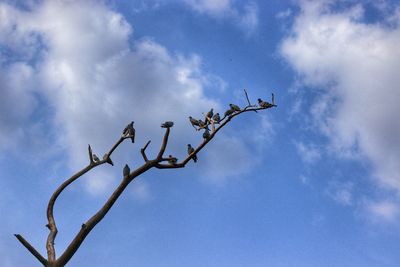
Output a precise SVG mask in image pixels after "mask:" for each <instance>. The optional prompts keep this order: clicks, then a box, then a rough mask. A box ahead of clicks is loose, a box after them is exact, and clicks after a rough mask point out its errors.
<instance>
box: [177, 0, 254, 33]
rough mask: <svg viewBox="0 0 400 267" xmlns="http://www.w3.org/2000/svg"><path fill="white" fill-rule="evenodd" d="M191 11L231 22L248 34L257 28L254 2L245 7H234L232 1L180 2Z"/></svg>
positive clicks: (204, 0) (197, 0)
mask: <svg viewBox="0 0 400 267" xmlns="http://www.w3.org/2000/svg"><path fill="white" fill-rule="evenodd" d="M181 1H183V2H184V3H185V4H186V5H188V6H189V7H190V8H192V9H193V10H195V11H197V12H199V13H201V14H207V15H209V16H211V17H214V18H218V19H221V18H225V19H230V20H233V21H234V22H235V23H236V25H237V26H238V27H239V28H241V29H242V30H243V31H245V32H247V33H248V34H250V33H252V32H253V31H254V30H255V29H256V28H257V26H258V7H257V5H256V4H255V3H254V2H249V3H247V4H246V5H243V6H238V5H235V3H234V2H235V1H232V0H181Z"/></svg>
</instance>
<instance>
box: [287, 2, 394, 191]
mask: <svg viewBox="0 0 400 267" xmlns="http://www.w3.org/2000/svg"><path fill="white" fill-rule="evenodd" d="M330 2H331V1H302V2H301V12H300V14H299V16H298V17H297V18H296V19H295V22H294V25H293V28H292V33H291V34H290V36H288V37H287V38H286V39H285V40H284V41H283V43H282V46H281V52H282V55H283V56H284V57H285V59H286V60H287V61H288V62H289V63H290V64H291V66H292V67H293V68H294V69H295V70H296V71H297V72H298V74H299V75H300V77H301V78H302V79H303V82H304V83H305V84H306V85H308V87H311V88H315V89H314V90H315V91H314V92H316V91H317V92H318V94H317V95H318V97H317V101H316V102H315V103H314V104H313V106H312V108H311V115H312V117H313V118H314V122H315V123H316V125H317V126H318V127H319V130H320V131H321V132H322V133H323V134H324V135H326V136H327V137H329V140H330V146H331V149H332V152H334V153H335V154H336V155H341V156H343V157H348V156H349V155H350V156H352V157H354V156H357V157H358V158H360V157H366V158H367V159H369V161H370V162H371V163H372V166H373V172H374V177H375V178H376V181H377V183H378V184H379V185H380V186H384V187H386V188H391V189H394V190H396V191H397V192H400V164H399V163H400V121H399V120H398V119H397V115H396V114H398V113H400V106H399V105H398V99H400V90H398V85H399V84H400V51H399V49H398V44H399V43H400V27H399V25H398V24H397V25H394V26H391V27H388V26H385V24H384V23H380V24H371V23H365V22H363V8H362V6H361V5H355V6H353V7H352V8H350V9H348V10H347V11H344V12H338V11H335V12H334V11H332V10H331V6H330V5H329V3H330ZM396 14H397V15H396ZM385 15H386V16H387V17H389V14H385ZM390 15H392V16H391V19H392V20H393V16H398V13H393V14H390ZM317 88H320V89H317Z"/></svg>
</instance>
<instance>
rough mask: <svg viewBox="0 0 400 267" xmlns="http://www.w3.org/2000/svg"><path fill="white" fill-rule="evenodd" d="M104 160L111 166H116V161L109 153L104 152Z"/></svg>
mask: <svg viewBox="0 0 400 267" xmlns="http://www.w3.org/2000/svg"><path fill="white" fill-rule="evenodd" d="M103 160H105V161H106V162H107V163H108V164H110V165H111V166H114V162H113V161H112V160H111V158H110V156H109V155H108V154H104V156H103Z"/></svg>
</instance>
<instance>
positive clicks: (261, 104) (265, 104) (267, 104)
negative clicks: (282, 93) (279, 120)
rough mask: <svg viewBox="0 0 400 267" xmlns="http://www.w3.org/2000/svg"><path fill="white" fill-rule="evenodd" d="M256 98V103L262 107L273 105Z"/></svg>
mask: <svg viewBox="0 0 400 267" xmlns="http://www.w3.org/2000/svg"><path fill="white" fill-rule="evenodd" d="M257 100H258V105H259V106H260V107H262V108H270V107H273V106H274V105H273V104H271V103H268V102H266V101H263V100H262V99H261V98H259V99H257Z"/></svg>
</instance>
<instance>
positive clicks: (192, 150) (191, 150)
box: [187, 144, 197, 162]
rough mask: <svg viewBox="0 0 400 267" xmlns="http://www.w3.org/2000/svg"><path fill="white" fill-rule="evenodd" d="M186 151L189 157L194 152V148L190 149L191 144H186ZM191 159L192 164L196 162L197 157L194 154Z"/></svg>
mask: <svg viewBox="0 0 400 267" xmlns="http://www.w3.org/2000/svg"><path fill="white" fill-rule="evenodd" d="M187 150H188V154H189V155H190V154H192V153H193V152H194V148H193V147H192V145H191V144H188V145H187ZM192 159H193V161H194V162H197V155H196V154H194V155H193V156H192Z"/></svg>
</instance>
